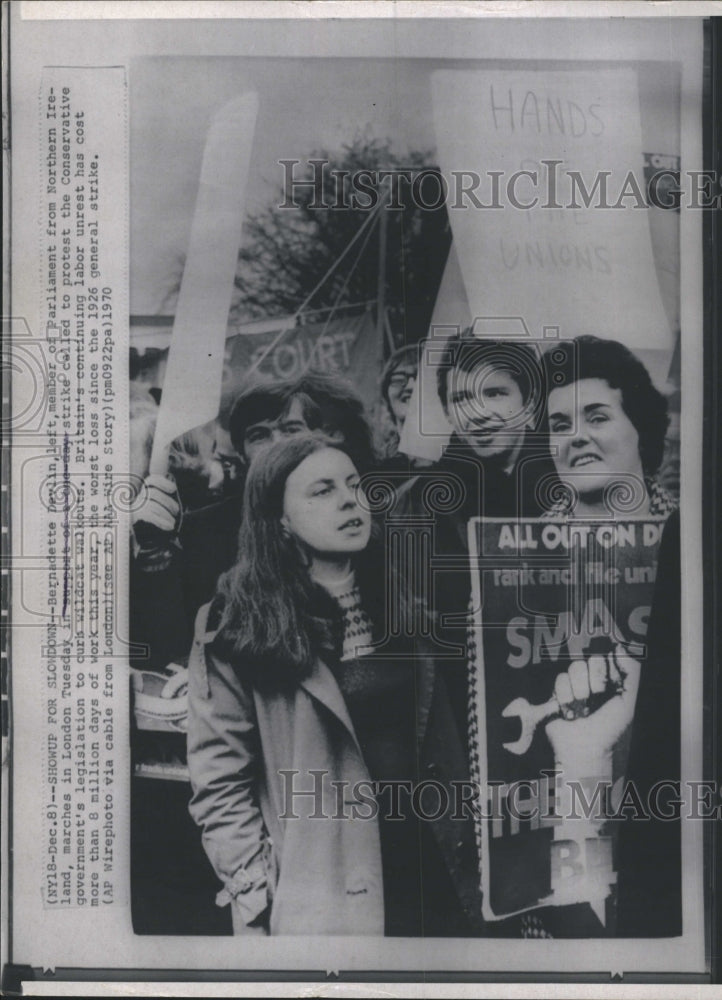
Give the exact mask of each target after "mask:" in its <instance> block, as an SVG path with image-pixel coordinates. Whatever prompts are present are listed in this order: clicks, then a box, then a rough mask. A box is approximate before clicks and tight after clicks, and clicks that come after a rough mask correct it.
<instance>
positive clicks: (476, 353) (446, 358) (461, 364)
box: [436, 327, 543, 412]
mask: <svg viewBox="0 0 722 1000" xmlns="http://www.w3.org/2000/svg"><path fill="white" fill-rule="evenodd" d="M482 365H490V366H491V367H493V368H496V369H501V370H502V371H505V372H508V374H509V375H510V376H511V378H513V379H514V381H515V382H516V384H517V385H518V386H519V390H520V392H521V395H522V399H523V400H524V403H525V404H526V403H528V402H529V400H530V398H531V397H532V395H534V394H535V393H537V394H538V395H539V397H540V399H541V397H542V395H543V393H542V378H541V368H540V364H539V359H538V358H537V355H536V353H535V351H534V348H533V347H532V346H531V345H529V344H525V343H521V342H519V341H515V340H489V339H488V338H481V337H476V336H474V332H473V330H472V328H471V327H467V328H466V329H465V330H464V331H462V332H461V333H457V334H456V335H455V336H453V337H450V338H449V339H448V340H447V342H446V345H445V347H444V351H443V354H442V355H441V359H440V361H439V367H438V369H437V371H436V382H437V388H438V392H439V399H440V400H441V405H442V406H443V407H444V410H445V411H447V412H448V409H449V376H450V375H451V374H452V372H472V371H474V370H475V369H477V368H480V367H481V366H482Z"/></svg>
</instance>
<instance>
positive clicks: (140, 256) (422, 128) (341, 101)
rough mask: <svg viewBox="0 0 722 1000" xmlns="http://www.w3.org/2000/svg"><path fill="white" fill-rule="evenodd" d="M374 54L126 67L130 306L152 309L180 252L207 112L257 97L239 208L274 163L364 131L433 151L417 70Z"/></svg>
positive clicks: (260, 190)
mask: <svg viewBox="0 0 722 1000" xmlns="http://www.w3.org/2000/svg"><path fill="white" fill-rule="evenodd" d="M438 65H439V63H438V62H433V63H432V62H430V61H427V60H408V59H405V60H388V59H387V60H381V59H344V60H338V59H313V60H311V59H306V60H301V59H267V58H264V59H258V60H256V59H225V58H204V59H187V58H155V59H139V60H137V61H135V62H134V63H133V65H132V70H131V83H130V85H131V312H132V313H134V314H138V313H141V314H145V313H147V314H154V313H157V312H159V311H168V309H167V308H166V309H165V310H163V308H162V303H163V300H164V298H165V296H166V294H167V291H168V288H169V286H170V285H171V284H172V279H173V273H174V269H175V268H176V267H177V261H178V259H179V257H180V256H182V255H183V253H184V252H185V247H186V244H187V241H188V233H189V229H190V223H191V219H192V213H193V209H194V205H195V198H196V193H197V186H198V175H199V170H200V163H201V158H202V155H203V147H204V143H205V138H206V133H207V131H208V126H209V123H210V121H211V119H212V117H213V115H214V114H215V113H216V111H218V110H219V109H220V108H221V107H222V106H223V105H224V104H225V103H226V102H227V101H229V100H231V99H232V98H234V97H236V96H238V95H239V94H241V93H243V92H244V91H247V90H254V91H256V92H257V94H258V98H259V114H258V120H257V125H256V133H255V137H254V144H253V153H252V160H251V175H250V181H249V189H248V193H247V206H248V209H250V210H253V209H254V208H259V207H261V206H263V205H265V204H267V203H268V202H269V201H271V199H272V197H273V196H275V194H276V191H277V190H278V189H279V188H280V184H281V180H282V177H283V172H282V168H281V167H280V166H279V165H278V161H279V160H280V159H299V160H303V159H305V158H306V157H308V155H309V154H310V153H312V152H313V151H314V150H315V149H318V148H319V147H324V148H327V149H329V150H334V149H339V148H340V147H341V146H342V145H343V144H344V143H347V142H350V141H352V140H353V138H354V135H355V134H356V133H357V132H359V131H363V130H364V129H369V130H370V131H371V132H372V134H373V135H374V136H375V137H376V138H379V139H385V138H388V137H390V138H391V139H392V141H393V148H394V150H395V151H398V152H399V153H403V152H405V151H407V150H408V149H433V148H434V142H435V140H434V135H433V126H432V117H431V96H430V89H429V71H430V70H431V69H432V68H436V67H438Z"/></svg>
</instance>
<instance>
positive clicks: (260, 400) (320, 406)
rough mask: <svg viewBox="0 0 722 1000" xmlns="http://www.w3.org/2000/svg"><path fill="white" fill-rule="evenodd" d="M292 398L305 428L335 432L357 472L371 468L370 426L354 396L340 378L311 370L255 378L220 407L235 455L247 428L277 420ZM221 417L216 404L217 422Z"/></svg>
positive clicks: (357, 398) (372, 454) (344, 381)
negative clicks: (277, 377)
mask: <svg viewBox="0 0 722 1000" xmlns="http://www.w3.org/2000/svg"><path fill="white" fill-rule="evenodd" d="M294 399H298V400H299V401H300V403H301V410H302V413H303V417H304V420H305V421H306V423H307V425H308V427H309V430H320V431H323V432H324V433H327V434H329V435H336V434H341V435H342V436H343V440H344V442H345V443H346V444H347V445H348V448H349V454H350V457H351V458H352V459H353V461H354V462H355V464H356V466H357V468H358V470H359V472H368V471H369V470H370V469H372V468H373V467H374V465H375V455H374V448H373V444H372V434H371V428H370V426H369V423H368V420H367V418H366V413H365V410H364V404H363V401H362V400H361V398H360V396H358V394H357V393H356V392H355V391H354V389H353V387H352V386H351V384H350V382H348V381H347V380H346V379H345V378H343V377H342V376H340V375H335V374H332V373H329V372H319V371H314V370H309V371H307V372H305V373H304V374H303V375H300V376H299V377H298V378H295V379H291V380H274V379H263V378H261V379H259V380H257V381H253V382H251V383H248V384H246V385H245V387H244V388H242V389H241V390H240V391H238V392H237V393H236V394H235V396H234V399H233V402H232V404H231V405H230V406H229V405H228V403H226V407H225V413H226V414H227V417H226V419H227V426H228V430H229V432H230V435H231V440H232V442H233V446H234V448H235V449H236V451H238V452H239V454H241V455H242V454H243V438H244V434H245V431H246V430H247V428H248V427H250V426H251V425H252V424H254V423H257V422H260V421H262V420H276V419H278V417H280V416H283V415H284V414H286V413H287V412H288V410H289V409H290V407H291V403H292V402H293V400H294ZM223 418H224V407H223V406H222V407H221V422H222V423H223Z"/></svg>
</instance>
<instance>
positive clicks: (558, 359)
mask: <svg viewBox="0 0 722 1000" xmlns="http://www.w3.org/2000/svg"><path fill="white" fill-rule="evenodd" d="M543 362H544V369H545V375H546V386H547V419H548V423H549V443H550V448H551V452H552V455H553V457H554V464H555V466H556V470H557V474H558V476H559V478H560V480H561V481H562V483H563V484H564V485H565V486H566V487H567V489H568V491H569V493H568V496H567V497H566V498H565V499H564V500H562V501H560V502H559V503H557V504H555V506H554V507H553V508H552V511H551V513H552V514H564V513H573V514H574V515H575V516H586V517H590V516H595V515H599V516H602V517H609V515H610V514H616V515H617V516H632V517H647V516H652V517H656V516H667V515H668V514H670V513H671V512H672V511H673V510H675V509H676V507H677V503H676V501H675V500H674V498H673V497H672V496H671V494H669V493H668V492H667V491H666V490H665V489H664V488H663V487H662V486H661V485H660V483H659V482H658V481H657V479H656V478H655V474H656V472H657V470H658V469H659V467H660V465H661V462H662V456H663V453H664V441H665V435H666V433H667V427H668V425H669V417H668V415H667V400H666V399H665V397H664V396H663V395H662V393H661V392H660V391H659V390H658V389H657V388H655V386H654V385H653V384H652V380H651V378H650V376H649V372H648V371H647V369H646V368H645V366H644V364H643V363H642V362H641V361H640V360H639V358H637V357H635V355H634V354H633V353H632V352H631V351H630V350H629V349H628V348H627V347H625V346H624V345H623V344H620V343H619V342H618V341H615V340H602V339H600V338H599V337H592V336H583V337H577V338H576V339H575V340H572V341H568V342H566V343H563V344H559V345H557V346H555V347H553V348H551V350H549V351H547V353H546V354H545V355H544V359H543Z"/></svg>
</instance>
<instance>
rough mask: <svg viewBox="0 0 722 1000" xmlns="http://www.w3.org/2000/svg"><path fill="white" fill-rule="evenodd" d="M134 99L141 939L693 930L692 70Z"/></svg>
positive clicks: (697, 810)
mask: <svg viewBox="0 0 722 1000" xmlns="http://www.w3.org/2000/svg"><path fill="white" fill-rule="evenodd" d="M299 79H303V81H304V85H303V88H302V93H301V89H300V88H298V86H297V83H298V80H299ZM362 79H363V81H364V82H363V87H361V86H360V81H361V80H362ZM179 87H181V88H182V89H183V92H184V93H191V92H192V93H193V95H194V98H193V101H192V102H191V103H190V104H189V105H187V106H185V107H184V109H183V113H182V114H181V113H180V111H179V110H178V109H177V108H174V107H173V106H171V105H168V106H165V105H164V106H163V108H162V112H163V115H162V117H163V122H164V126H163V127H162V128H160V129H159V127H158V121H159V118H158V111H159V109H160V103H159V102H162V101H163V100H165V97H163V96H160V97H159V96H158V95H159V94H160V95H171V94H173V93H175V92H176V90H177V89H178V88H179ZM391 92H393V93H396V94H401V93H404V94H405V95H406V97H405V100H408V101H409V102H410V103H411V104H412V105H413V108H414V109H415V113H414V114H413V115H409V116H399V115H398V114H397V113H396V111H395V105H394V103H393V102H389V101H388V100H382V99H381V95H382V94H384V93H391ZM362 93H363V97H362V96H361V95H362ZM375 97H378V98H379V100H378V101H376V100H375ZM131 107H132V117H131V148H134V149H137V150H142V155H138V156H137V157H135V158H134V159H133V167H132V173H131V191H132V194H133V198H132V201H131V204H132V214H131V242H132V246H133V247H134V248H135V250H134V253H133V255H132V257H131V303H130V312H131V328H130V361H129V363H130V407H131V409H130V414H131V422H130V457H131V469H130V472H131V482H132V484H133V486H132V498H131V500H130V509H131V521H132V531H131V537H130V587H131V589H130V620H129V635H128V641H129V644H130V647H129V648H130V662H131V708H132V713H131V717H132V732H131V752H132V777H131V866H132V867H131V874H132V880H131V907H132V916H133V927H134V930H135V933H136V934H195V935H231V934H239V935H242V934H245V935H247V934H255V935H259V936H268V935H270V936H271V937H273V936H280V935H299V934H303V935H377V936H394V937H403V938H416V937H425V938H472V937H473V938H480V939H481V938H485V937H495V938H500V937H501V938H508V939H514V938H517V939H519V938H549V939H556V938H574V937H577V938H601V937H610V938H615V937H640V938H650V937H670V938H672V937H676V936H679V935H680V934H682V932H683V926H682V887H681V886H682V863H681V824H682V820H683V819H688V818H703V817H713V816H716V815H718V814H719V807H720V803H719V797H718V795H717V794H716V791H715V789H714V787H705V788H701V787H700V785H699V783H697V784H696V785H695V784H694V783H693V787H692V786H690V784H689V783H685V782H683V781H682V780H681V778H682V775H681V771H680V715H679V710H680V655H681V654H680V568H679V509H678V508H679V493H680V481H679V480H680V477H679V468H680V464H679V451H680V449H679V442H680V419H679V418H680V409H681V397H680V357H681V353H680V352H681V348H680V344H681V339H680V337H681V333H680V308H679V302H680V293H679V271H678V240H679V216H680V210H681V206H682V207H687V204H688V203H689V205H692V202H694V206H693V207H698V208H703V207H708V206H709V205H712V204H713V203H716V202H715V199H718V197H719V196H718V195H717V194H716V193H715V192H716V187H715V179H714V178H713V177H709V176H706V175H705V176H702V174H701V172H696V173H694V172H693V173H694V176H692V174H690V173H689V172H688V173H687V174H686V175H685V176H682V175H681V173H680V162H679V150H678V149H677V148H676V147H675V145H674V141H673V137H674V136H675V135H677V134H678V122H679V114H680V111H679V78H678V71H677V68H676V67H675V65H674V64H672V63H644V62H639V63H635V64H631V63H625V64H620V65H619V66H618V67H617V68H610V65H609V64H608V63H605V64H604V65H600V66H589V65H587V66H586V67H585V68H584V67H581V68H580V66H578V65H577V66H575V67H574V68H571V67H570V68H568V69H564V68H560V66H559V64H554V65H553V66H551V65H550V66H549V67H548V68H545V67H544V65H543V63H539V64H536V65H535V67H534V68H528V66H527V65H525V64H520V65H512V64H508V65H506V64H500V63H495V64H488V63H484V62H482V61H479V62H469V63H468V64H467V65H466V66H465V67H464V68H460V67H459V65H458V64H452V63H446V62H444V61H443V60H419V61H416V60H408V61H394V62H393V65H390V63H389V62H384V61H382V60H376V61H374V60H346V61H344V63H343V64H341V63H340V62H338V61H335V60H332V59H328V60H319V61H314V60H312V59H306V60H284V61H283V65H282V67H279V68H278V72H277V73H275V72H274V73H271V71H270V69H269V66H268V63H267V62H266V63H264V62H263V61H256V60H251V59H246V60H236V61H235V62H232V63H228V62H224V64H223V66H219V65H218V64H216V63H213V62H212V61H210V60H202V59H180V58H178V59H172V60H155V59H150V58H149V59H138V60H136V61H135V62H134V64H133V67H132V73H131ZM91 166H92V164H90V163H89V165H88V169H90V167H91ZM601 209H604V211H602V210H601ZM159 219H163V220H165V221H164V225H163V226H159V225H158V220H159ZM168 220H170V221H168ZM71 266H72V262H71Z"/></svg>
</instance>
